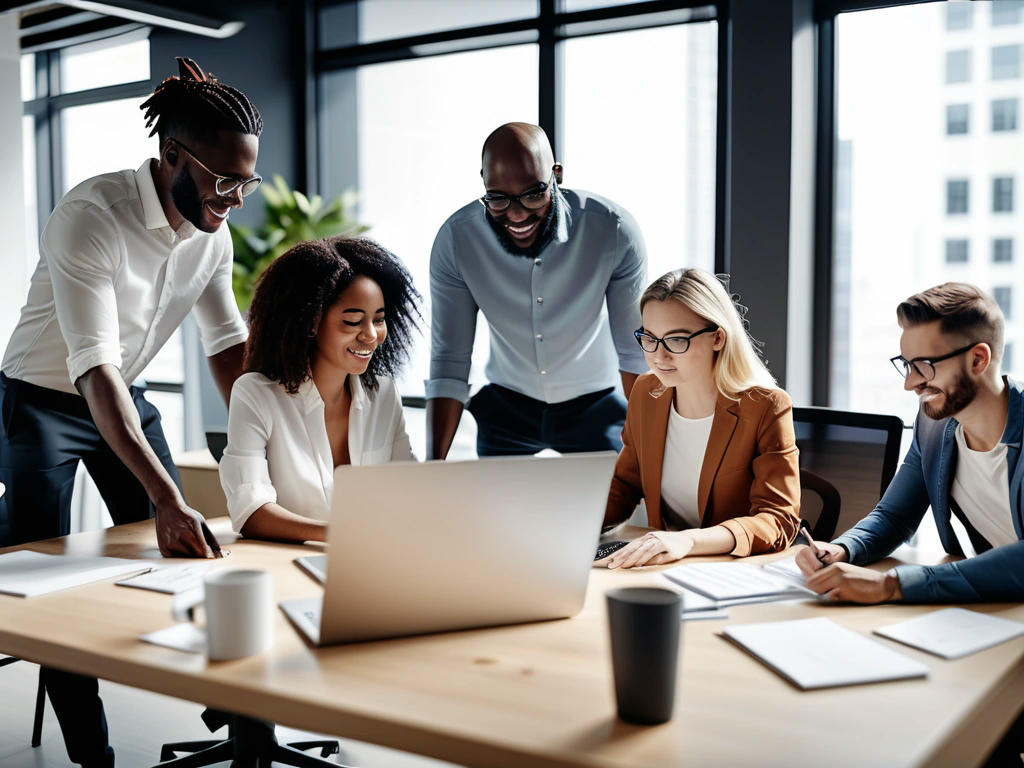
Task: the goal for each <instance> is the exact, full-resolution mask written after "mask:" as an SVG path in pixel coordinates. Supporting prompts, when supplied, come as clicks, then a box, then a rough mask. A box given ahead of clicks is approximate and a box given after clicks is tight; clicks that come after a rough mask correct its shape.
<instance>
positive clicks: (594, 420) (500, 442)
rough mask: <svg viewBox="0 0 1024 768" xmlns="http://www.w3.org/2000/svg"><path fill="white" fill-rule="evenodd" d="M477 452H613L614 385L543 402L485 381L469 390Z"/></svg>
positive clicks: (617, 416) (617, 403)
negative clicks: (475, 427) (574, 396)
mask: <svg viewBox="0 0 1024 768" xmlns="http://www.w3.org/2000/svg"><path fill="white" fill-rule="evenodd" d="M469 412H470V413H471V414H473V418H474V419H475V420H476V426H477V432H476V452H477V454H478V455H479V456H516V455H529V454H534V453H537V452H538V451H542V450H544V449H545V448H551V449H553V450H555V451H558V452H559V453H583V452H586V451H619V450H621V449H622V437H621V435H622V425H623V423H624V421H625V418H626V401H625V400H624V399H623V398H622V396H621V395H619V394H618V392H616V391H615V388H614V387H608V388H607V389H602V390H600V391H598V392H590V393H588V394H586V395H581V396H580V397H576V398H573V399H572V400H565V401H563V402H560V403H545V402H543V401H541V400H535V399H534V398H532V397H527V396H526V395H524V394H522V393H520V392H516V391H514V390H511V389H508V388H507V387H502V386H500V385H498V384H488V385H487V386H486V387H484V388H482V389H481V390H480V391H479V392H477V393H476V394H475V395H473V397H472V399H471V400H470V401H469Z"/></svg>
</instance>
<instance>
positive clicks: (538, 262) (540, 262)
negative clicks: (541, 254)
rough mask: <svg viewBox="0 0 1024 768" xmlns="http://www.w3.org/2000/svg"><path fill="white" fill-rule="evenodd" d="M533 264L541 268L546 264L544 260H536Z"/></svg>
mask: <svg viewBox="0 0 1024 768" xmlns="http://www.w3.org/2000/svg"><path fill="white" fill-rule="evenodd" d="M533 263H534V265H535V266H538V267H539V266H540V265H541V264H543V263H544V259H534V260H533Z"/></svg>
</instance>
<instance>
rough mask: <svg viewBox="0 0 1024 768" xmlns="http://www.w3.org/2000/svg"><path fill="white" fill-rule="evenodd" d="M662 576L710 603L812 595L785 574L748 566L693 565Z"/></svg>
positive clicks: (744, 564)
mask: <svg viewBox="0 0 1024 768" xmlns="http://www.w3.org/2000/svg"><path fill="white" fill-rule="evenodd" d="M662 573H664V575H665V576H666V577H667V578H669V579H671V580H672V581H674V582H675V583H676V584H680V585H682V586H684V587H687V588H688V589H691V590H693V591H695V592H699V593H700V594H702V595H705V596H706V597H710V598H711V599H713V600H732V599H738V598H750V597H777V598H784V597H791V596H794V595H813V596H815V597H817V595H815V593H814V592H813V591H811V590H809V589H807V587H804V586H801V585H799V584H797V583H795V582H794V581H793V579H792V578H791V577H789V576H787V575H783V574H781V573H775V572H772V571H769V570H766V569H765V568H762V567H761V566H759V565H751V564H750V563H692V564H690V565H679V566H676V567H675V568H670V569H669V570H667V571H663V572H662Z"/></svg>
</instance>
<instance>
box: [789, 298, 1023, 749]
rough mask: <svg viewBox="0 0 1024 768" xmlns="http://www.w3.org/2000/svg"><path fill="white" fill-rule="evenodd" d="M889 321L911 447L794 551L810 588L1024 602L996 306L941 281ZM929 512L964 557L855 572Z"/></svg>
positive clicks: (1009, 401)
mask: <svg viewBox="0 0 1024 768" xmlns="http://www.w3.org/2000/svg"><path fill="white" fill-rule="evenodd" d="M896 315H897V318H898V320H899V324H900V327H901V328H902V329H903V334H902V336H901V338H900V350H901V353H900V354H899V355H897V356H895V357H893V358H892V360H891V362H892V363H893V365H894V366H895V367H896V370H897V372H898V373H899V374H900V376H901V377H903V380H904V381H903V388H904V389H906V390H907V391H912V392H914V393H915V394H916V395H917V396H918V398H919V400H920V404H921V407H920V412H919V414H918V417H917V421H916V422H915V423H914V437H913V442H912V443H911V446H910V450H909V451H908V452H907V456H906V458H905V459H904V460H903V464H902V466H900V468H899V471H898V472H897V473H896V476H895V477H894V478H893V481H892V483H891V484H890V485H889V488H888V489H887V490H886V492H885V495H884V496H882V499H881V501H879V502H878V505H877V506H876V507H875V509H874V511H873V512H871V514H869V515H868V516H867V517H866V518H864V519H863V520H861V521H860V522H859V523H858V524H857V525H856V526H855V527H853V528H852V529H850V530H849V531H847V532H846V533H844V534H842V535H841V536H839V537H838V538H837V539H836V540H835V541H833V542H831V543H825V542H817V543H816V547H817V549H818V551H819V552H818V557H815V555H814V553H813V552H812V551H811V550H810V549H807V548H802V549H801V550H800V551H799V552H798V553H797V557H796V561H797V563H798V564H799V566H800V568H801V570H802V571H803V573H804V575H805V576H806V577H807V586H809V587H810V588H812V589H814V590H815V591H816V592H819V593H821V594H825V595H828V596H829V597H832V598H835V599H837V600H842V601H847V602H856V603H881V602H887V601H894V600H905V601H908V602H914V603H970V602H979V601H980V602H994V601H1012V602H1021V601H1024V540H1022V539H1024V484H1022V481H1024V462H1022V461H1020V452H1021V436H1022V433H1024V386H1022V384H1021V382H1018V381H1014V380H1013V379H1012V378H1010V377H1009V376H1006V375H1000V368H999V364H1000V361H1001V358H1002V355H1003V314H1002V312H1001V311H1000V309H999V305H998V304H997V303H996V301H995V299H993V298H992V297H991V296H989V295H988V294H986V293H984V292H983V291H981V290H980V289H978V288H976V287H975V286H973V285H968V284H966V283H945V284H943V285H939V286H936V287H934V288H930V289H928V290H927V291H923V292H922V293H918V294H915V295H914V296H911V297H910V298H909V299H907V300H906V301H904V302H903V303H902V304H900V305H899V307H898V308H897V310H896ZM929 506H930V507H931V510H932V514H933V515H934V517H935V524H936V527H937V528H938V532H939V538H940V539H941V541H942V546H943V548H944V549H945V550H946V552H948V553H949V554H951V555H957V556H964V555H967V556H968V557H967V559H965V560H961V561H958V562H950V563H945V564H943V565H935V566H922V565H901V566H897V567H896V568H894V569H892V570H890V571H887V572H885V573H881V572H878V571H873V570H869V569H867V568H861V567H859V566H861V565H866V564H868V563H873V562H875V561H877V560H881V559H882V558H884V557H887V556H888V555H889V554H890V553H891V552H892V551H893V550H894V549H896V547H898V546H899V545H900V544H903V543H904V542H905V541H906V540H907V539H909V538H910V537H911V536H912V535H913V533H914V532H915V531H916V530H917V528H918V525H919V524H920V523H921V520H922V518H923V517H924V514H925V512H926V511H927V510H928V508H929ZM954 516H955V517H956V518H957V519H958V520H959V521H960V523H962V524H963V527H964V529H965V530H966V532H967V539H966V540H962V539H961V538H958V536H957V534H956V532H955V531H954V529H953V525H952V518H953V517H954ZM1018 752H1019V750H1018ZM1016 764H1018V765H1019V756H1018V758H1017V762H1016Z"/></svg>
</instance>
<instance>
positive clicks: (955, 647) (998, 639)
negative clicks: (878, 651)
mask: <svg viewBox="0 0 1024 768" xmlns="http://www.w3.org/2000/svg"><path fill="white" fill-rule="evenodd" d="M875 634H876V635H881V636H882V637H887V638H889V639H890V640H895V641H896V642H898V643H903V644H904V645H909V646H911V647H913V648H920V649H921V650H922V651H927V652H928V653H934V654H935V655H936V656H941V657H942V658H944V659H959V658H960V657H961V656H968V655H969V654H972V653H977V652H978V651H982V650H984V649H986V648H991V647H992V646H993V645H999V644H1000V643H1005V642H1006V641H1007V640H1011V639H1013V638H1014V637H1019V636H1020V635H1024V624H1022V623H1020V622H1019V621H1010V620H1009V619H1001V618H999V617H998V616H989V615H988V614H985V613H978V612H977V611H968V610H965V609H964V608H944V609H943V610H941V611H932V612H931V613H926V614H925V615H924V616H918V617H917V618H914V619H909V620H908V621H901V622H899V623H898V624H889V625H888V626H885V627H879V628H878V629H876V630H875Z"/></svg>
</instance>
